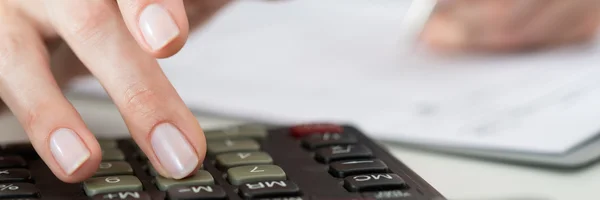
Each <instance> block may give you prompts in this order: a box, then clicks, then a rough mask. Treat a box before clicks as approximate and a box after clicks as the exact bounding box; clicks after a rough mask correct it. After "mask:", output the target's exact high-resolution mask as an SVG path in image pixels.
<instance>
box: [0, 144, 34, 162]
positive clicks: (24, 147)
mask: <svg viewBox="0 0 600 200" xmlns="http://www.w3.org/2000/svg"><path fill="white" fill-rule="evenodd" d="M2 152H3V153H4V154H7V155H19V156H21V157H24V158H25V159H27V158H38V157H39V156H38V154H37V152H36V151H35V149H34V148H33V146H32V145H31V144H20V143H16V144H8V145H6V146H4V149H3V150H2Z"/></svg>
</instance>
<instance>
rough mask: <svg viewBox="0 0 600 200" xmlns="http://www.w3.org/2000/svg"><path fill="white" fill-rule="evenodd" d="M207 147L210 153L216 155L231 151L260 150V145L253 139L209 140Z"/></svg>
mask: <svg viewBox="0 0 600 200" xmlns="http://www.w3.org/2000/svg"><path fill="white" fill-rule="evenodd" d="M207 149H208V153H209V154H211V155H216V154H221V153H230V152H241V151H258V150H260V145H259V144H258V142H256V141H255V140H252V139H240V140H230V139H226V140H222V141H209V142H208V143H207Z"/></svg>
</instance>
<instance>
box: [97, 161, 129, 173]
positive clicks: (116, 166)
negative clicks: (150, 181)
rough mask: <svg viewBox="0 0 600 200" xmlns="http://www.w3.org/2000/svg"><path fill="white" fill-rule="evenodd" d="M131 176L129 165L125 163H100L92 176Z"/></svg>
mask: <svg viewBox="0 0 600 200" xmlns="http://www.w3.org/2000/svg"><path fill="white" fill-rule="evenodd" d="M114 175H133V169H132V168H131V165H129V163H127V162H125V161H113V162H101V163H100V166H98V170H97V171H96V174H94V176H96V177H97V176H114Z"/></svg>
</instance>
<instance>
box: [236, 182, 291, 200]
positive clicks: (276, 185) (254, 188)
mask: <svg viewBox="0 0 600 200" xmlns="http://www.w3.org/2000/svg"><path fill="white" fill-rule="evenodd" d="M239 189H240V194H241V195H242V197H244V198H252V199H254V198H269V197H285V196H296V195H298V194H300V188H298V186H297V185H296V184H295V183H293V182H291V181H261V182H252V183H245V184H242V185H240V188H239Z"/></svg>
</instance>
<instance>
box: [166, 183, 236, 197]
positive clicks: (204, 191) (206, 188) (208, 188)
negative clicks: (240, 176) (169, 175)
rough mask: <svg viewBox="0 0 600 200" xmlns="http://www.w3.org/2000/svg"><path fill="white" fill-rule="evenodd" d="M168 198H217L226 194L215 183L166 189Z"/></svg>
mask: <svg viewBox="0 0 600 200" xmlns="http://www.w3.org/2000/svg"><path fill="white" fill-rule="evenodd" d="M167 194H168V195H169V200H205V199H206V200H213V199H214V200H217V199H225V198H226V197H227V194H226V193H225V190H223V188H221V187H219V186H216V185H193V186H177V187H172V188H170V189H169V190H168V191H167Z"/></svg>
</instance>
